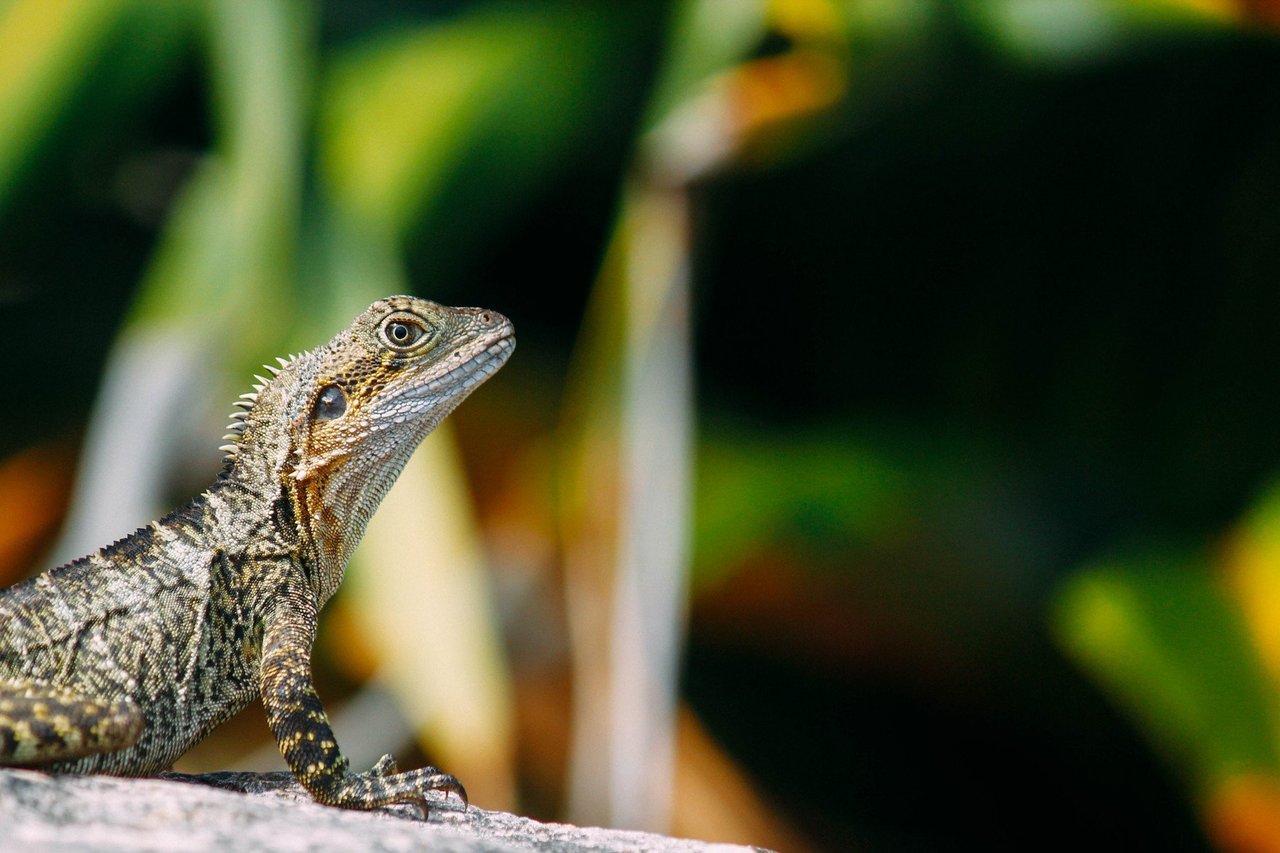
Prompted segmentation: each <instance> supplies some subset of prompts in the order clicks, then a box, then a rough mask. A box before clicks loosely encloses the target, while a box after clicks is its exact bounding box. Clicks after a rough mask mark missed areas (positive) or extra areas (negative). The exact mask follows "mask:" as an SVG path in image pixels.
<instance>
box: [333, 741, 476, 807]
mask: <svg viewBox="0 0 1280 853" xmlns="http://www.w3.org/2000/svg"><path fill="white" fill-rule="evenodd" d="M394 769H395V760H394V759H392V758H391V757H390V756H383V757H382V758H381V759H379V760H378V763H377V764H375V765H374V767H373V769H372V770H370V771H369V772H368V773H358V774H355V775H352V776H349V777H347V779H346V780H345V783H344V784H343V786H342V790H341V791H340V793H339V795H338V797H337V798H336V800H337V804H338V805H341V806H343V807H345V808H352V809H373V808H377V807H379V806H383V805H388V804H390V803H407V804H410V805H415V806H417V807H418V808H419V809H421V810H422V817H423V819H426V818H427V817H428V816H429V815H430V804H429V802H428V798H427V794H428V792H430V791H443V792H444V794H445V797H446V798H447V797H448V796H449V795H450V794H454V795H456V796H457V797H458V799H460V800H462V805H463V808H466V807H467V806H468V805H469V803H468V801H467V789H466V788H464V787H462V783H461V782H459V781H458V780H457V779H456V778H455V777H453V776H451V775H450V774H448V773H441V772H440V771H439V770H437V769H436V768H434V767H423V768H421V769H418V770H409V771H406V772H404V773H395V772H394ZM388 770H391V771H393V772H391V773H387V771H388Z"/></svg>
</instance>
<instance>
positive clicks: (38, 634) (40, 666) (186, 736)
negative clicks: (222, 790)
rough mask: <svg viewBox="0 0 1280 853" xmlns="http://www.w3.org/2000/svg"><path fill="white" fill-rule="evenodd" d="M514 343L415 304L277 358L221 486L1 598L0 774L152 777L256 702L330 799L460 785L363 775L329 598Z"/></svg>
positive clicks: (465, 318)
mask: <svg viewBox="0 0 1280 853" xmlns="http://www.w3.org/2000/svg"><path fill="white" fill-rule="evenodd" d="M514 348H515V337H514V329H513V327H512V324H511V322H510V321H509V320H507V318H505V317H503V316H502V315H501V314H498V313H496V312H493V311H488V310H485V309H481V308H450V307H446V306H444V305H440V304H438V303H435V302H430V301H427V300H424V299H418V298H414V297H409V296H393V297H389V298H387V299H382V300H379V301H377V302H375V303H373V304H372V305H371V306H370V307H369V308H368V309H366V310H365V311H364V312H363V313H361V314H360V315H359V316H358V317H357V318H356V319H355V321H354V322H353V323H352V324H351V325H350V326H349V327H348V328H346V329H345V330H343V331H342V332H340V333H338V335H337V336H335V337H334V338H333V339H332V340H331V341H329V342H328V343H327V344H325V345H323V346H320V347H318V348H316V349H313V350H310V351H307V352H303V353H302V354H300V355H295V356H291V357H289V358H288V359H284V358H282V359H278V362H279V365H280V366H279V367H278V368H277V367H274V366H268V368H267V369H268V371H269V372H270V373H271V374H272V375H271V376H269V377H262V376H256V377H255V379H257V380H258V382H257V383H256V384H255V385H254V386H253V387H254V390H253V391H251V392H249V393H246V394H243V395H241V398H240V399H239V400H238V401H237V404H236V405H237V406H238V407H239V409H240V411H237V412H236V414H234V415H232V426H231V427H230V428H229V429H230V432H229V433H228V435H227V436H226V439H228V440H230V441H231V443H230V444H227V445H224V446H223V447H221V448H220V450H222V451H223V452H224V453H225V456H224V461H223V467H222V469H221V472H220V473H219V474H218V477H217V479H216V481H215V482H214V483H213V485H212V486H210V487H209V488H208V489H207V490H205V491H204V492H203V493H202V494H200V495H199V496H198V497H196V498H195V499H194V500H192V501H191V502H190V503H188V504H187V505H186V506H183V507H181V508H179V509H177V510H174V511H173V512H171V513H169V514H168V515H166V516H164V517H163V518H161V519H160V520H159V521H155V522H152V523H151V524H150V525H148V526H146V527H143V528H140V529H139V530H137V531H136V532H134V533H133V534H132V535H129V536H127V537H125V538H123V539H120V540H119V541H117V542H115V543H114V544H112V545H109V546H107V547H105V548H102V549H101V550H99V551H97V552H96V553H93V554H90V555H89V556H86V557H82V558H80V559H78V560H74V561H72V562H70V563H68V564H66V565H63V566H60V567H58V568H55V569H53V570H51V571H48V572H45V573H43V574H39V575H36V576H35V577H33V578H30V579H28V580H25V581H22V582H20V583H18V584H16V585H14V586H12V587H9V588H8V589H6V590H3V591H0V766H17V767H33V768H38V769H42V770H47V771H51V772H73V773H107V774H112V775H118V776H146V775H151V774H154V773H157V772H159V771H162V770H165V769H168V768H169V767H171V766H172V764H173V762H174V761H175V760H176V759H177V758H178V757H179V756H180V755H182V753H184V752H186V750H187V749H189V748H190V747H191V746H193V745H194V744H196V743H197V742H199V741H200V740H201V739H203V738H204V737H205V735H207V734H208V733H209V732H210V731H211V730H212V729H213V728H214V727H215V726H217V725H218V724H219V723H221V722H223V721H224V720H226V719H227V718H229V717H230V716H232V715H233V714H235V713H236V712H237V711H239V710H240V709H241V708H243V707H244V706H245V705H247V704H248V703H249V702H251V701H252V700H253V699H254V698H258V697H260V698H261V700H262V705H263V708H264V709H265V711H266V716H267V722H268V724H269V726H270V729H271V731H272V733H273V734H274V736H275V739H276V742H277V744H278V746H279V748H280V752H281V754H282V755H283V757H284V760H285V763H286V764H287V765H288V767H289V769H290V770H291V771H292V773H293V775H294V777H295V778H296V779H297V780H298V782H299V783H300V784H301V785H302V786H303V787H304V788H305V789H306V790H307V791H308V792H309V793H310V795H311V796H312V797H313V798H314V799H315V800H317V801H318V802H321V803H325V804H329V805H334V806H340V807H345V808H352V809H374V808H379V807H381V806H384V805H388V804H391V803H409V804H412V805H416V806H417V807H419V808H420V809H421V810H422V814H423V816H424V817H426V816H427V815H428V809H427V794H428V792H431V791H441V792H443V793H444V795H445V797H446V798H447V797H448V796H449V794H454V795H456V796H458V797H459V798H460V799H461V800H462V802H463V804H464V806H465V804H466V802H467V796H466V791H465V790H464V788H463V787H462V785H461V783H459V781H458V780H457V779H456V778H454V777H453V776H451V775H449V774H447V773H442V772H440V771H438V770H436V769H435V768H433V767H425V768H420V769H417V770H409V771H405V772H401V771H400V770H399V769H398V768H397V766H396V764H395V761H394V759H392V758H391V756H389V755H385V756H383V757H382V758H381V759H380V760H379V761H378V762H377V763H376V764H375V765H374V767H373V769H371V770H369V771H366V772H355V771H353V770H352V769H351V768H350V766H349V762H348V761H347V759H346V758H345V756H343V754H342V753H341V751H340V750H339V748H338V745H337V741H336V739H335V737H334V733H333V730H332V728H331V726H330V724H329V719H328V716H327V715H326V713H325V710H324V707H323V705H322V704H321V702H320V699H319V697H318V696H317V693H316V689H315V686H314V684H313V680H312V672H311V651H312V645H313V643H314V640H315V636H316V620H317V617H318V615H319V612H320V609H321V608H322V607H323V606H324V604H325V603H326V602H327V601H328V600H329V598H330V597H331V596H332V595H333V594H334V592H335V591H336V590H337V588H338V586H339V584H340V583H341V581H342V577H343V573H344V571H345V567H346V564H347V561H348V559H349V558H350V556H351V554H352V552H353V551H354V550H355V547H356V545H357V543H358V542H359V541H360V539H361V537H362V536H363V534H364V530H365V526H366V525H367V523H368V521H369V519H370V517H371V516H372V515H373V512H374V510H375V509H376V508H377V506H378V504H379V502H380V501H381V500H382V498H383V496H384V495H385V494H386V492H387V490H388V489H389V488H390V487H391V484H392V482H393V481H394V480H395V479H396V477H397V476H398V475H399V473H400V471H401V469H402V468H403V467H404V464H405V462H406V461H407V460H408V458H409V456H410V454H411V453H412V452H413V450H414V448H415V447H417V445H418V443H419V442H420V441H421V440H422V439H423V438H425V437H426V435H427V434H428V433H429V432H431V431H432V430H433V429H434V428H435V427H436V425H437V424H439V422H440V421H441V420H442V419H443V418H444V417H445V416H446V415H448V414H449V413H450V412H451V411H452V410H453V409H454V407H456V406H457V405H458V404H459V403H460V402H461V401H462V400H463V399H464V398H465V397H466V396H467V395H468V394H470V393H471V392H472V391H474V390H475V389H476V388H477V387H478V386H479V385H480V384H481V383H482V382H484V381H485V380H486V379H488V378H489V377H490V376H492V375H493V374H494V373H495V372H497V370H498V369H499V368H500V367H502V365H503V364H504V363H505V362H506V360H507V358H508V357H509V356H510V355H511V353H512V351H513V350H514Z"/></svg>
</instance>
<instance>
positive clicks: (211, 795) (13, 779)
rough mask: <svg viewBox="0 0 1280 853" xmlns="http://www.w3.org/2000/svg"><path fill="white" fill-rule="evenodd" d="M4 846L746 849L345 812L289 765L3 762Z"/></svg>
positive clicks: (538, 826)
mask: <svg viewBox="0 0 1280 853" xmlns="http://www.w3.org/2000/svg"><path fill="white" fill-rule="evenodd" d="M0 849H5V850H51V851H78V850H85V851H89V850H93V851H125V850H129V851H135V850H136V851H143V850H217V851H225V850H269V851H294V850H297V851H304V850H306V851H313V850H316V851H324V850H342V851H348V850H371V851H412V850H428V849H429V850H432V851H441V853H455V851H456V853H469V852H470V851H504V852H505V851H521V853H527V851H564V853H577V851H587V850H619V851H621V850H626V851H641V853H648V851H654V853H657V851H672V853H744V851H747V850H750V849H751V848H746V847H739V846H736V845H730V844H706V843H703V842H699V841H686V840H682V839H676V838H667V837H665V836H661V835H652V834H650V833H644V832H627V831H623V830H616V829H590V828H582V827H577V826H568V825H564V824H551V823H539V822H538V821H535V820H530V819H528V818H523V817H517V816H515V815H510V814H506V813H504V812H490V811H485V810H484V809H479V808H475V807H471V808H465V809H464V808H463V806H462V804H461V803H460V802H458V801H457V800H456V799H448V800H446V799H444V798H443V797H441V798H440V800H439V801H438V802H437V803H435V804H434V805H433V807H432V809H431V816H430V819H429V820H428V821H425V822H424V821H423V820H422V819H421V816H420V815H419V813H418V811H417V810H416V809H411V808H409V807H407V806H403V807H401V806H396V807H392V808H388V809H385V810H383V811H380V812H352V811H344V810H342V809H336V808H331V807H328V806H322V805H319V804H317V803H315V802H313V801H312V800H311V799H310V797H308V796H307V794H306V792H305V791H303V790H302V789H301V788H300V787H299V786H298V785H297V783H296V782H294V781H293V777H292V776H290V775H289V774H287V773H265V774H264V773H209V774H204V775H200V776H187V775H183V774H178V773H166V774H163V775H162V776H161V777H158V778H154V779H118V778H113V777H109V776H70V775H50V774H47V773H40V772H37V771H34V770H15V769H9V768H0Z"/></svg>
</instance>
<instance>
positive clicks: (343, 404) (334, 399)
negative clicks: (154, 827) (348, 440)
mask: <svg viewBox="0 0 1280 853" xmlns="http://www.w3.org/2000/svg"><path fill="white" fill-rule="evenodd" d="M346 411H347V395H346V394H344V393H343V392H342V389H341V388H340V387H338V386H337V385H329V386H327V387H326V388H325V389H324V390H323V391H321V392H320V396H319V397H316V404H315V406H313V407H312V409H311V419H312V420H314V421H332V420H336V419H337V418H340V417H342V416H343V415H344V414H345V413H346Z"/></svg>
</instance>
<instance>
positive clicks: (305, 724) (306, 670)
mask: <svg viewBox="0 0 1280 853" xmlns="http://www.w3.org/2000/svg"><path fill="white" fill-rule="evenodd" d="M297 599H298V597H295V596H290V597H289V598H288V599H287V600H286V601H284V602H281V605H280V606H277V607H276V608H275V609H274V611H273V613H272V616H271V618H270V619H269V620H268V623H267V625H266V629H265V632H264V634H263V649H262V677H261V687H262V705H263V707H264V708H265V710H266V712H267V722H268V723H269V724H270V726H271V731H272V732H273V733H274V734H275V737H276V742H277V743H278V744H279V746H280V753H281V754H282V755H283V756H284V760H285V763H287V764H288V765H289V769H290V770H292V771H293V775H294V776H295V777H297V779H298V782H300V783H301V784H302V786H303V787H304V788H306V789H307V791H309V792H310V793H311V796H313V797H315V799H316V800H318V801H319V802H322V803H327V804H329V805H335V806H341V807H343V808H348V809H374V808H378V807H379V806H385V805H388V804H391V803H410V804H413V805H416V806H418V807H419V808H421V809H422V814H423V817H426V816H427V813H428V803H427V792H428V791H444V792H445V793H446V794H450V793H452V794H457V795H458V797H459V798H460V799H461V800H462V802H463V803H464V804H465V803H466V802H467V793H466V791H465V790H464V789H463V787H462V785H461V783H459V782H458V780H457V779H455V778H454V777H452V776H450V775H449V774H447V773H441V772H440V771H438V770H436V769H435V768H434V767H423V768H421V769H419V770H410V771H407V772H404V773H397V772H396V766H395V762H394V760H392V758H391V756H389V755H384V756H383V757H382V759H381V760H379V761H378V763H377V764H376V765H375V766H374V768H373V769H372V770H371V771H369V772H367V773H352V772H351V771H350V768H349V765H348V762H347V759H346V758H345V757H344V756H343V755H342V753H341V751H339V749H338V743H337V740H336V739H335V738H334V735H333V729H332V727H331V726H330V725H329V717H328V715H327V714H326V713H325V710H324V707H323V706H322V705H321V704H320V698H319V696H317V695H316V690H315V685H314V684H313V683H312V679H311V647H312V644H313V643H314V641H315V624H316V615H317V614H316V608H315V606H314V604H312V603H311V602H309V601H300V600H297Z"/></svg>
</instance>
